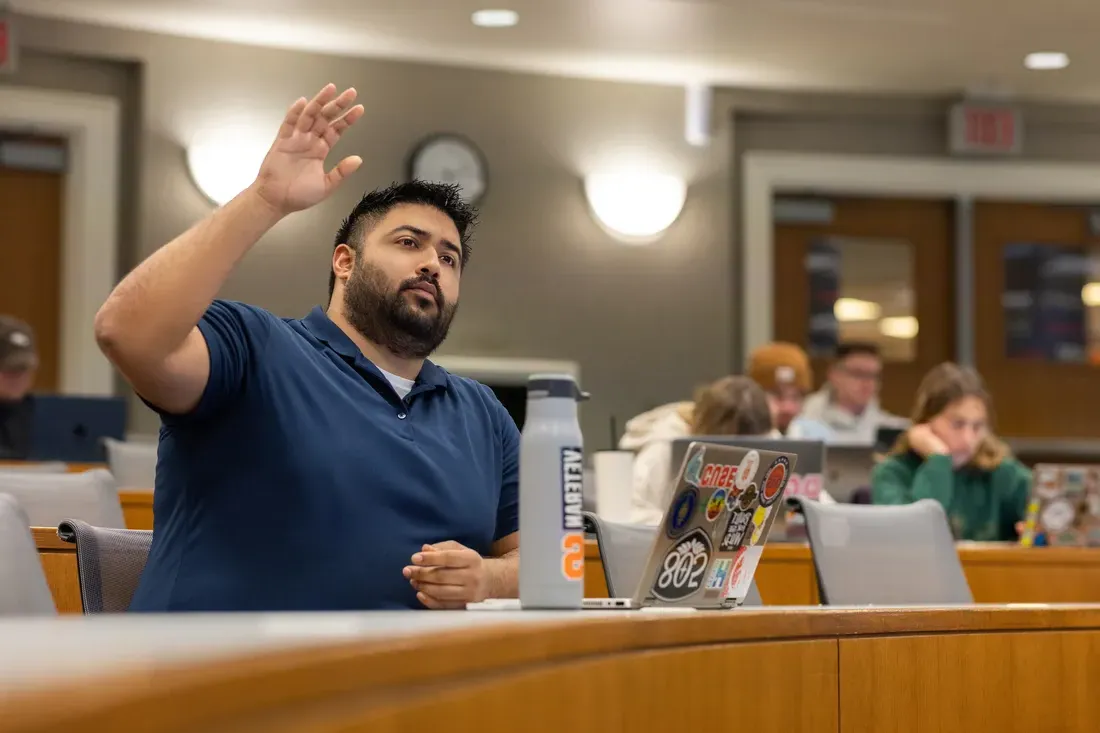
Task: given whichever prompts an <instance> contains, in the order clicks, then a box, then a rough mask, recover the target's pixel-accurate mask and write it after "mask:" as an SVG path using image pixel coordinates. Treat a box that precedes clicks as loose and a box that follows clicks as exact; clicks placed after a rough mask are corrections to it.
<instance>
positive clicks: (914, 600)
mask: <svg viewBox="0 0 1100 733" xmlns="http://www.w3.org/2000/svg"><path fill="white" fill-rule="evenodd" d="M790 503H791V504H792V505H795V506H797V507H798V508H799V509H800V511H801V512H802V513H803V514H804V515H805V517H806V530H807V534H808V535H809V539H810V548H811V549H812V551H813V559H814V568H815V570H816V571H817V582H818V591H819V593H820V595H821V602H822V603H824V604H829V605H867V604H873V605H892V606H897V605H921V604H931V605H944V604H956V603H972V602H973V600H974V599H973V596H972V594H971V593H970V586H969V585H968V584H967V582H966V576H965V575H964V574H963V569H962V563H961V562H960V561H959V555H958V552H957V551H956V550H955V540H954V538H953V537H952V536H951V528H950V526H949V525H948V522H947V515H946V514H945V513H944V511H943V507H942V506H940V504H939V502H937V501H934V500H932V499H922V500H920V501H917V502H914V503H912V504H906V505H902V506H873V505H872V506H868V505H859V504H821V503H819V502H816V501H803V500H801V499H799V498H792V499H791V500H790Z"/></svg>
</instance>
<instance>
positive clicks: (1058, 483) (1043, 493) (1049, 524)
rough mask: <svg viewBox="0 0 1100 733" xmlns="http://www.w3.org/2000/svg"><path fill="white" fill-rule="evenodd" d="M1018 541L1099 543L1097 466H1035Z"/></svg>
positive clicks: (1026, 543)
mask: <svg viewBox="0 0 1100 733" xmlns="http://www.w3.org/2000/svg"><path fill="white" fill-rule="evenodd" d="M1020 544H1021V545H1024V546H1025V547H1030V546H1034V545H1054V546H1064V547H1098V546H1100V466H1084V465H1068V464H1056V463H1040V464H1038V465H1037V466H1035V468H1034V470H1033V471H1032V481H1031V496H1030V498H1029V500H1028V508H1027V517H1026V519H1025V520H1024V531H1023V534H1021V535H1020Z"/></svg>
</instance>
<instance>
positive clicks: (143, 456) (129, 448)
mask: <svg viewBox="0 0 1100 733" xmlns="http://www.w3.org/2000/svg"><path fill="white" fill-rule="evenodd" d="M103 445H104V447H106V449H107V468H109V469H110V471H111V475H112V476H114V477H115V484H116V485H117V486H118V487H119V488H120V489H152V488H153V486H154V485H155V484H156V480H157V444H156V443H151V442H150V443H143V442H131V441H125V442H124V441H121V440H115V439H114V438H104V439H103Z"/></svg>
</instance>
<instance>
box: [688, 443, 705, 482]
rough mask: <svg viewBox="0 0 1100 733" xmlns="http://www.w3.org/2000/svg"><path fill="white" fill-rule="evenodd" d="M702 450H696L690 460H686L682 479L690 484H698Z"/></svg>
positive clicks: (701, 467) (701, 471) (700, 473)
mask: <svg viewBox="0 0 1100 733" xmlns="http://www.w3.org/2000/svg"><path fill="white" fill-rule="evenodd" d="M703 452H704V451H702V450H700V451H698V452H697V453H696V454H695V455H694V456H692V457H691V460H689V461H688V464H687V468H686V469H684V481H687V482H688V483H689V484H691V485H692V486H698V485H699V483H700V476H701V475H702V473H703Z"/></svg>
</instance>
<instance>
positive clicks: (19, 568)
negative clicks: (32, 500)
mask: <svg viewBox="0 0 1100 733" xmlns="http://www.w3.org/2000/svg"><path fill="white" fill-rule="evenodd" d="M55 615H57V607H56V606H55V605H54V602H53V594H51V593H50V587H49V585H47V584H46V574H45V572H44V571H43V570H42V561H41V560H40V559H39V558H38V548H37V547H35V544H34V537H33V536H32V535H31V530H30V522H28V521H27V514H26V512H24V511H23V509H22V507H20V506H19V503H18V502H17V501H16V500H15V497H13V496H11V495H10V494H0V616H55Z"/></svg>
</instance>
